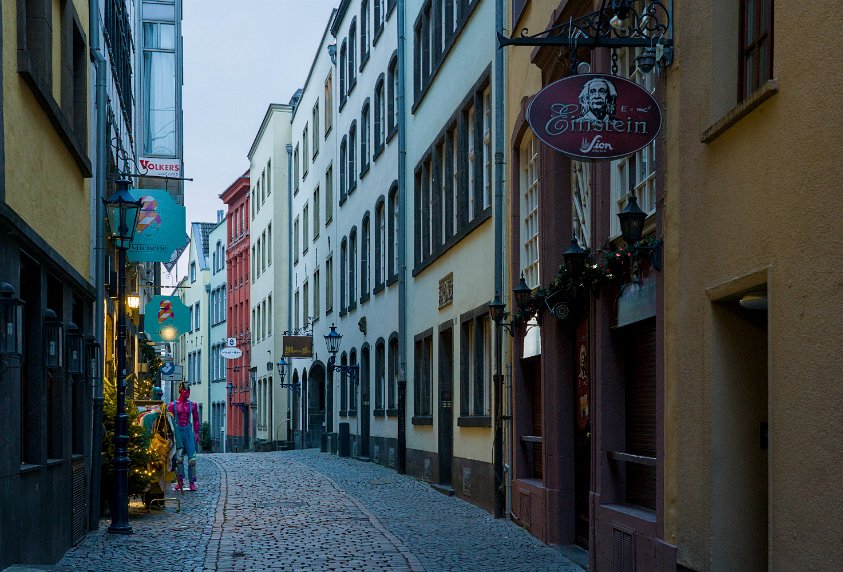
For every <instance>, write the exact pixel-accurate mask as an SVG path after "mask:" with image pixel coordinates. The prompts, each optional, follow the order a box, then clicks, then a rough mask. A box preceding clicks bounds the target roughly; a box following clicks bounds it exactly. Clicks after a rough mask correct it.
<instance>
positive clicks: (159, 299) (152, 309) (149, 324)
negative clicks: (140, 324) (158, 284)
mask: <svg viewBox="0 0 843 572" xmlns="http://www.w3.org/2000/svg"><path fill="white" fill-rule="evenodd" d="M145 315H146V319H145V320H144V331H145V332H146V335H147V336H149V339H150V340H151V341H153V342H172V341H174V340H176V339H177V338H178V337H179V336H180V335H182V334H184V333H185V332H187V331H188V330H189V329H190V317H191V316H190V308H189V307H187V306H185V305H184V303H183V302H182V301H181V300H180V299H179V297H178V296H153V297H152V299H151V300H150V301H149V302H148V303H147V304H146V308H145Z"/></svg>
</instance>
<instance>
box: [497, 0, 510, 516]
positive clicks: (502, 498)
mask: <svg viewBox="0 0 843 572" xmlns="http://www.w3.org/2000/svg"><path fill="white" fill-rule="evenodd" d="M505 4H506V0H496V2H495V29H496V30H497V31H498V32H501V33H503V31H504V28H503V14H504V8H505ZM503 66H504V53H503V50H502V49H500V48H497V49H496V50H495V80H494V81H495V97H494V102H495V294H496V295H497V296H500V299H501V300H506V298H508V296H506V295H505V294H504V292H503V283H504V276H503V272H504V264H503V252H504V249H503V224H504V212H503V182H504V170H503V167H504V138H503V130H504V126H503V112H504V108H503V104H504V89H503V88H504V67H503ZM497 333H498V336H497V339H496V340H495V353H496V354H497V355H496V356H495V364H496V369H497V372H496V375H495V387H494V392H495V395H494V399H495V441H494V456H495V517H496V518H502V517H503V516H504V509H505V505H506V496H507V490H506V479H505V477H504V462H503V412H504V407H503V398H504V392H503V371H502V368H501V363H502V353H503V348H502V345H503V340H502V339H501V338H502V337H503V335H502V334H503V328H501V327H498V329H497Z"/></svg>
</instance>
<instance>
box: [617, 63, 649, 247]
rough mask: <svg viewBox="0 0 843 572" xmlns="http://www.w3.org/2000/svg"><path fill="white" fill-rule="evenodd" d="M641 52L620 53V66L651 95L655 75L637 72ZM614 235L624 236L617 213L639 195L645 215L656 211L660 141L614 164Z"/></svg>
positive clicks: (624, 72)
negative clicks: (637, 62)
mask: <svg viewBox="0 0 843 572" xmlns="http://www.w3.org/2000/svg"><path fill="white" fill-rule="evenodd" d="M637 53H638V52H637V51H636V50H635V49H633V48H625V49H623V50H618V67H619V69H620V73H621V74H622V75H623V74H626V77H628V78H630V79H631V80H632V81H635V82H636V83H637V84H639V85H640V86H641V87H643V88H644V89H646V90H648V91H649V92H650V93H654V92H655V79H654V78H653V77H651V76H654V75H655V74H641V73H635V70H636V68H637V65H636V62H635V57H636V55H637ZM610 188H611V196H612V205H611V206H612V215H611V234H612V236H618V235H620V233H621V227H620V222H619V221H618V217H617V216H616V215H617V213H619V212H621V211H622V210H623V209H625V208H626V204H627V202H628V200H629V197H630V196H631V193H633V192H634V193H635V194H636V196H637V197H638V206H639V207H641V210H643V211H644V212H645V213H648V214H650V213H653V212H655V210H656V141H655V140H654V141H653V142H652V143H650V144H649V145H647V146H646V147H644V148H643V149H641V150H640V151H638V152H637V153H634V154H632V155H629V156H628V157H624V158H623V159H619V160H618V161H612V163H611V181H610Z"/></svg>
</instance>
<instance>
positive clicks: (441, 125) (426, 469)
mask: <svg viewBox="0 0 843 572" xmlns="http://www.w3.org/2000/svg"><path fill="white" fill-rule="evenodd" d="M405 22H406V29H405V30H404V34H405V37H406V38H407V44H406V46H407V49H406V52H405V59H404V61H403V64H404V66H405V69H406V80H405V81H406V99H407V105H406V109H407V117H406V129H407V132H408V133H412V134H413V136H412V137H411V138H408V139H407V162H406V173H405V175H406V181H407V196H408V202H410V203H411V204H409V205H408V208H407V209H406V217H407V221H406V227H405V229H404V230H405V232H406V235H405V237H406V242H405V244H406V261H407V298H406V299H407V310H406V312H407V314H406V315H407V321H406V331H405V332H404V334H405V335H406V339H405V343H406V353H407V360H406V361H407V417H408V423H407V424H406V427H407V429H406V436H405V437H406V471H407V473H408V474H411V475H414V476H416V477H418V478H421V479H424V480H425V481H428V482H431V483H433V484H435V485H436V486H439V487H442V488H444V489H447V490H449V491H453V492H454V493H456V494H457V495H458V496H460V497H463V498H464V499H466V500H468V501H471V502H474V503H475V504H478V505H480V506H482V507H484V508H486V509H487V510H491V509H492V506H493V504H494V489H495V485H494V483H495V475H494V471H493V460H494V457H493V442H494V433H493V431H494V430H493V411H494V403H493V371H494V369H493V368H494V363H493V359H494V351H493V348H494V345H493V344H494V343H495V341H496V340H495V339H494V329H495V328H493V324H492V323H491V321H490V320H489V314H488V304H489V302H490V301H492V299H493V298H494V296H495V291H494V284H495V275H494V269H495V240H494V226H493V223H494V217H495V216H496V213H494V212H493V195H494V171H495V170H494V152H493V149H494V145H493V141H494V136H495V133H494V119H493V118H494V108H493V103H494V97H493V78H494V73H495V70H494V61H495V53H496V48H497V46H496V43H495V37H494V34H493V31H494V30H495V2H494V1H493V0H459V1H458V0H453V1H451V0H408V1H407V17H406V19H405ZM399 438H401V437H399Z"/></svg>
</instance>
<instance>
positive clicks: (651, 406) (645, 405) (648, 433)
mask: <svg viewBox="0 0 843 572" xmlns="http://www.w3.org/2000/svg"><path fill="white" fill-rule="evenodd" d="M626 348H627V350H626V356H625V364H626V452H627V453H632V454H634V455H645V456H648V457H655V456H656V323H655V320H652V319H651V320H648V321H646V322H644V323H641V324H639V325H636V326H632V329H631V331H630V337H629V338H628V342H627V343H626ZM626 481H627V482H626V491H627V498H626V500H627V502H628V503H631V504H636V505H639V506H643V507H647V508H650V509H653V510H655V508H656V467H654V466H645V465H637V464H632V463H627V465H626Z"/></svg>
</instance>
